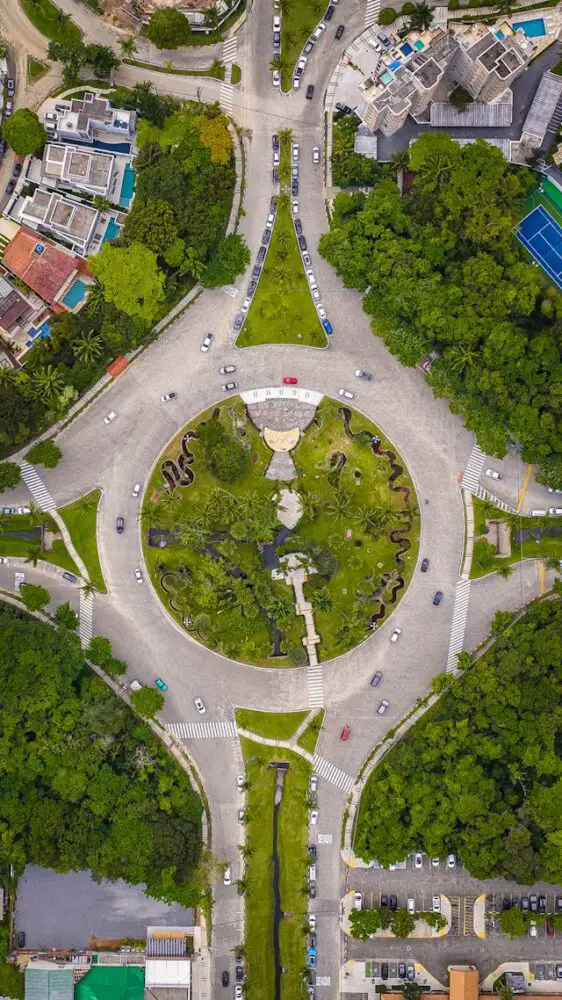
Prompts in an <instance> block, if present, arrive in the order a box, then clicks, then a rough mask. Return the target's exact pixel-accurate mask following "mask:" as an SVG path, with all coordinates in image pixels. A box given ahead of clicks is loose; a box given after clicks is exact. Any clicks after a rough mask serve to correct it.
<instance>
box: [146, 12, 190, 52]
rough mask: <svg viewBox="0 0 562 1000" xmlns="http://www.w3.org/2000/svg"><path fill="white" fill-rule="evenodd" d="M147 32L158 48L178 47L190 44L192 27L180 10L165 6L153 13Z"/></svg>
mask: <svg viewBox="0 0 562 1000" xmlns="http://www.w3.org/2000/svg"><path fill="white" fill-rule="evenodd" d="M146 34H147V36H148V38H149V39H150V41H151V42H152V44H153V45H155V46H156V48H157V49H177V48H179V46H180V45H188V44H189V41H190V38H191V28H190V27H189V22H188V20H187V18H186V17H185V16H184V15H183V14H181V13H180V11H179V10H175V9H174V8H173V7H165V8H164V9H163V10H157V11H156V13H155V14H153V15H152V17H151V18H150V21H149V23H148V26H147V28H146Z"/></svg>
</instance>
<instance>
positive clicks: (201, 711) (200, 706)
mask: <svg viewBox="0 0 562 1000" xmlns="http://www.w3.org/2000/svg"><path fill="white" fill-rule="evenodd" d="M193 704H194V705H195V708H196V709H197V711H198V712H199V714H200V715H204V714H205V712H206V711H207V709H206V708H205V706H204V704H203V702H202V701H201V698H194V699H193Z"/></svg>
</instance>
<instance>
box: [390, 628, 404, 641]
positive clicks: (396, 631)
mask: <svg viewBox="0 0 562 1000" xmlns="http://www.w3.org/2000/svg"><path fill="white" fill-rule="evenodd" d="M401 635H402V629H401V628H395V629H394V632H393V633H392V635H391V636H390V641H391V642H397V641H398V639H399V638H400V636H401Z"/></svg>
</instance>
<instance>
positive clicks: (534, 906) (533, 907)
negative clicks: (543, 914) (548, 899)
mask: <svg viewBox="0 0 562 1000" xmlns="http://www.w3.org/2000/svg"><path fill="white" fill-rule="evenodd" d="M529 909H530V911H531V913H538V910H539V906H538V900H537V897H536V896H535V895H534V894H532V895H531V896H529Z"/></svg>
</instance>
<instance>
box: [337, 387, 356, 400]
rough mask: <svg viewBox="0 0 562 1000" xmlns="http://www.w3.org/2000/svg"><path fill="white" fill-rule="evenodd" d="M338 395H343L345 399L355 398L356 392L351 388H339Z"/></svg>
mask: <svg viewBox="0 0 562 1000" xmlns="http://www.w3.org/2000/svg"><path fill="white" fill-rule="evenodd" d="M338 396H342V398H343V399H354V398H355V393H354V392H350V391H349V389H338Z"/></svg>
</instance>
